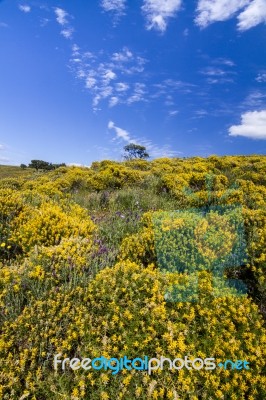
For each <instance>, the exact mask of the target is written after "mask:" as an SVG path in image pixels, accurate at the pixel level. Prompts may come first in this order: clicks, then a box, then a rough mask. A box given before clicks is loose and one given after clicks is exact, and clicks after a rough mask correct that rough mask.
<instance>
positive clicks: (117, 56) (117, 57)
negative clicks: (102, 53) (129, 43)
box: [112, 47, 133, 62]
mask: <svg viewBox="0 0 266 400" xmlns="http://www.w3.org/2000/svg"><path fill="white" fill-rule="evenodd" d="M132 57H133V54H132V53H131V51H130V50H128V48H127V47H124V48H123V50H122V51H121V52H120V53H114V54H113V56H112V61H115V62H127V61H130V59H132Z"/></svg>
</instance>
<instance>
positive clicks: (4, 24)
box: [0, 22, 8, 28]
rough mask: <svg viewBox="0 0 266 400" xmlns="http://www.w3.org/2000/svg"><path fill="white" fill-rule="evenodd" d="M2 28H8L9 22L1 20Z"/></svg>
mask: <svg viewBox="0 0 266 400" xmlns="http://www.w3.org/2000/svg"><path fill="white" fill-rule="evenodd" d="M0 28H8V24H6V23H5V22H0Z"/></svg>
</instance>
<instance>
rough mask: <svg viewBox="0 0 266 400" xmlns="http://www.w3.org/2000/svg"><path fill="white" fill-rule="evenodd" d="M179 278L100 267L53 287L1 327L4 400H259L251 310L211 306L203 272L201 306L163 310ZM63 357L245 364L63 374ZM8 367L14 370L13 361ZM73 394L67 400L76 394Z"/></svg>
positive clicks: (258, 330)
mask: <svg viewBox="0 0 266 400" xmlns="http://www.w3.org/2000/svg"><path fill="white" fill-rule="evenodd" d="M182 280H183V277H182V276H181V275H180V274H177V273H167V274H164V273H162V272H161V271H159V270H158V269H157V268H155V267H154V265H153V264H150V265H149V266H148V267H147V268H143V267H141V266H138V265H137V264H135V263H132V262H130V261H125V262H120V263H118V264H117V265H115V266H114V267H113V268H106V269H104V270H103V271H101V272H100V273H99V274H98V275H97V276H96V278H95V279H94V280H93V281H91V283H89V285H88V287H87V288H86V287H79V286H77V287H76V288H75V289H73V290H71V291H69V292H66V291H65V290H64V289H63V287H59V288H52V289H50V290H49V292H47V294H46V296H45V297H44V298H42V299H39V300H35V301H34V300H32V303H31V305H30V306H27V307H25V308H24V309H23V311H22V313H21V314H20V315H19V316H17V317H16V318H15V319H14V320H13V322H10V321H7V322H4V323H3V336H2V337H3V340H2V342H1V347H0V349H1V353H0V354H1V359H4V360H5V363H4V367H3V374H4V376H5V383H4V384H3V386H2V394H1V396H2V397H1V398H3V399H6V398H10V399H16V398H19V396H20V395H21V394H22V393H26V392H27V393H28V394H29V396H30V398H34V396H35V398H36V399H40V398H43V397H45V398H53V399H55V400H56V399H60V398H65V399H69V398H71V399H72V398H74V397H73V396H74V395H75V396H76V397H77V398H78V399H82V398H84V399H88V398H90V399H92V400H94V399H95V400H96V399H100V398H110V399H113V398H117V396H118V394H119V393H120V392H121V393H122V394H123V396H122V397H121V398H122V399H123V398H140V399H153V398H158V399H166V398H169V399H175V398H176V397H177V396H179V397H180V398H182V399H192V398H200V397H201V398H203V399H210V398H215V399H216V398H218V396H220V393H226V395H227V396H230V398H237V399H243V400H244V399H245V398H247V396H253V397H254V398H256V399H260V398H264V397H265V395H266V391H265V387H266V386H265V375H264V373H263V371H265V356H266V331H265V329H264V328H263V321H262V318H261V317H260V315H259V313H258V309H257V306H255V305H254V304H252V302H251V301H250V300H249V299H248V298H247V297H242V298H240V297H235V296H233V295H231V296H230V295H228V296H226V297H219V298H215V297H213V296H212V295H211V290H210V289H211V282H210V278H209V276H208V274H206V273H202V276H201V282H200V285H199V291H200V293H202V296H200V299H199V302H198V303H190V302H181V303H176V302H167V301H166V300H165V298H164V292H165V290H166V288H167V287H169V285H172V284H177V283H178V284H181V285H182ZM59 353H61V354H62V358H64V357H70V358H72V357H77V358H79V359H81V358H84V357H90V358H93V357H100V356H104V357H106V358H111V357H116V358H120V357H123V356H125V355H127V356H128V358H131V359H132V358H135V357H142V358H143V357H144V356H145V355H147V356H149V357H157V358H160V357H161V356H164V357H168V358H170V359H174V358H177V357H179V358H184V356H185V355H188V356H189V357H190V358H191V359H192V360H193V359H194V358H197V357H201V358H206V357H214V358H215V360H216V363H217V365H218V363H219V362H220V361H224V360H226V359H232V360H238V359H241V360H247V361H249V362H250V370H243V371H232V370H223V369H219V368H218V369H215V370H212V371H206V370H205V369H201V370H193V371H189V370H187V369H186V368H183V369H182V370H179V371H177V370H173V371H171V370H169V369H168V368H167V366H165V367H164V369H163V371H160V370H157V371H154V372H152V373H151V374H150V375H149V374H148V373H147V372H145V371H135V370H132V371H124V372H119V373H118V374H116V375H112V374H111V371H110V370H108V371H104V370H102V371H95V370H89V371H84V370H82V369H79V370H78V371H72V370H71V369H70V368H69V367H66V371H65V372H63V371H62V369H61V370H60V368H59V369H58V371H57V372H56V371H55V370H54V367H53V357H54V355H55V354H59ZM14 360H16V362H15V363H14ZM73 393H74V394H73Z"/></svg>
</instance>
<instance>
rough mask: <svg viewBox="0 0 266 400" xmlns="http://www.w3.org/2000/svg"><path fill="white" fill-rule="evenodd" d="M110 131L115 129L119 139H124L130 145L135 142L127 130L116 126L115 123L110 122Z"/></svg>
mask: <svg viewBox="0 0 266 400" xmlns="http://www.w3.org/2000/svg"><path fill="white" fill-rule="evenodd" d="M108 129H113V130H114V131H115V133H116V138H117V139H122V140H124V141H125V142H128V143H129V142H133V139H131V138H130V134H129V133H128V132H127V131H126V130H125V129H122V128H119V126H116V125H115V124H114V122H113V121H109V123H108Z"/></svg>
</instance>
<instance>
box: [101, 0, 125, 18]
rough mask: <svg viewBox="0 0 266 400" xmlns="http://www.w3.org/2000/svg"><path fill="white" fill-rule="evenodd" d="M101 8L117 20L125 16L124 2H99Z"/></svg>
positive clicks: (104, 0) (112, 0)
mask: <svg viewBox="0 0 266 400" xmlns="http://www.w3.org/2000/svg"><path fill="white" fill-rule="evenodd" d="M100 4H101V7H102V9H103V10H104V11H106V12H111V13H113V15H114V16H115V17H116V18H118V17H121V16H122V15H124V14H125V9H126V0H101V3H100Z"/></svg>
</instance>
